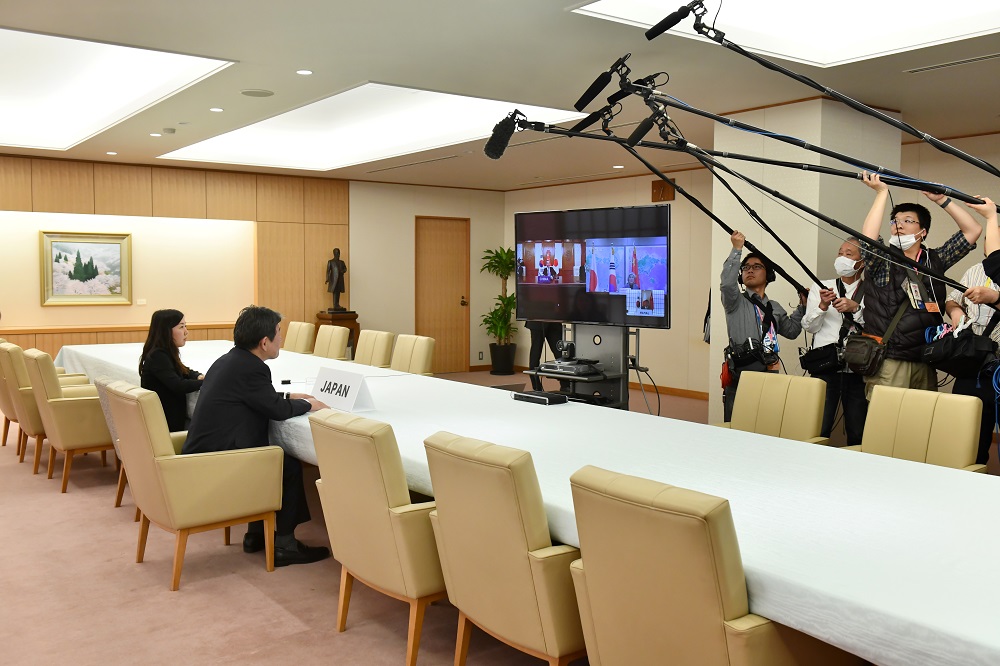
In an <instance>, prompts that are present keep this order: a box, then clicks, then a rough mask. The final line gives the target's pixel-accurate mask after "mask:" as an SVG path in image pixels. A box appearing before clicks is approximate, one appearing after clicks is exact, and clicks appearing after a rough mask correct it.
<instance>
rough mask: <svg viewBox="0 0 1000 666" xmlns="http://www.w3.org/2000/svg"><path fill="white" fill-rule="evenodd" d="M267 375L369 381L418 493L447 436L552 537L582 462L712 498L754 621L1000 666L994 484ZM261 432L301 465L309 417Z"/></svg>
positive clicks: (190, 350) (394, 382)
mask: <svg viewBox="0 0 1000 666" xmlns="http://www.w3.org/2000/svg"><path fill="white" fill-rule="evenodd" d="M229 348H230V345H229V343H221V342H189V343H188V345H187V346H186V347H185V348H184V350H183V359H184V361H185V363H187V364H188V365H190V366H191V367H196V368H199V369H201V370H203V371H204V370H207V369H208V367H209V366H210V365H211V361H212V360H213V359H214V358H217V357H218V356H219V355H221V354H222V353H225V352H226V351H227V350H228V349H229ZM140 350H141V345H86V346H74V347H64V348H63V351H62V352H60V355H59V357H58V362H59V364H60V365H63V366H65V367H66V368H67V371H70V372H87V373H88V374H90V375H93V374H94V373H95V372H100V373H104V374H108V375H110V376H114V377H120V378H122V379H131V380H132V381H136V380H137V376H136V372H135V365H136V363H137V361H138V354H139V352H140ZM269 365H271V367H272V374H273V376H274V379H275V382H276V383H277V382H280V380H281V379H290V380H292V381H294V382H298V383H297V384H293V385H292V388H291V389H289V388H287V387H286V388H285V389H284V390H308V389H306V388H305V386H306V385H305V380H306V379H307V378H308V379H310V380H312V379H313V378H314V377H315V372H316V368H317V367H320V366H330V367H344V368H349V369H350V370H352V371H355V372H358V371H363V372H364V373H365V374H366V375H368V378H367V379H366V383H367V384H368V387H369V389H370V391H371V394H372V397H373V400H374V404H375V407H376V408H375V410H374V411H370V412H365V413H364V415H365V416H368V417H370V418H374V419H378V420H382V421H386V422H388V423H391V424H392V426H393V429H394V431H395V433H396V438H397V440H398V442H399V448H400V453H401V455H402V458H403V465H404V468H405V470H406V476H407V480H408V481H409V483H410V487H411V488H412V489H414V490H417V491H419V492H423V493H427V494H433V489H432V488H431V485H430V476H429V474H428V470H427V459H426V456H425V453H424V447H423V439H424V438H425V437H426V436H428V435H430V434H431V433H433V432H435V431H437V430H448V431H450V432H455V433H459V434H462V435H467V436H471V437H477V438H481V439H484V440H487V441H490V442H494V443H497V444H504V445H507V446H513V447H517V448H521V449H527V450H529V451H531V454H532V457H533V459H534V463H535V468H536V471H537V473H538V478H539V483H540V485H541V488H542V494H543V497H544V500H545V508H546V513H547V515H548V518H549V526H550V529H551V531H552V535H553V537H554V538H555V539H558V540H559V541H562V542H564V543H569V544H573V545H577V544H578V543H579V542H578V538H577V531H576V524H575V521H574V516H573V502H572V496H571V493H570V486H569V477H570V475H571V474H572V473H573V472H574V471H576V470H577V469H579V468H580V467H581V466H583V465H586V464H590V465H597V466H599V467H604V468H607V469H611V470H615V471H619V472H624V473H627V474H634V475H637V476H643V477H647V478H652V479H656V480H659V481H662V482H665V483H670V484H674V485H678V486H683V487H686V488H691V489H694V490H699V491H701V492H705V493H710V494H713V495H718V496H721V497H726V498H728V499H729V501H730V504H731V506H732V511H733V518H734V520H735V523H736V530H737V532H738V534H739V541H740V549H741V551H742V554H743V564H744V568H745V570H746V576H747V587H748V590H749V594H750V609H751V611H753V612H754V613H758V614H760V615H763V616H765V617H768V618H771V619H773V620H775V621H777V622H781V623H782V624H786V625H788V626H791V627H794V628H796V629H799V630H801V631H805V632H806V633H809V634H811V635H813V636H816V637H817V638H820V639H822V640H824V641H827V642H829V643H832V644H834V645H838V646H840V647H842V648H844V649H846V650H849V651H851V652H853V653H854V654H858V655H860V656H863V657H865V658H866V659H869V660H871V661H873V662H875V663H878V664H899V665H907V666H911V665H913V664H962V665H965V664H991V665H993V664H998V663H1000V631H998V628H997V626H996V625H997V620H998V619H1000V613H998V612H997V611H996V610H994V609H995V608H996V607H997V605H998V603H1000V577H998V576H996V575H994V574H993V567H994V566H995V565H997V564H998V562H997V559H998V556H1000V534H998V531H997V530H995V529H993V525H994V522H995V518H994V512H995V511H996V510H997V509H1000V480H998V479H996V478H994V477H990V476H986V475H981V474H973V473H971V472H963V471H960V470H952V469H945V468H941V467H935V466H932V465H924V464H918V463H910V462H906V461H902V460H893V459H889V458H883V457H879V456H873V455H867V454H861V453H854V452H848V451H840V450H837V449H832V448H826V447H821V446H813V445H808V444H803V443H799V442H791V441H786V440H781V439H776V438H771V437H765V436H761V435H754V434H750V433H742V432H736V431H730V430H726V429H721V428H715V427H711V426H706V425H700V424H696V423H689V422H685V421H675V420H672V419H665V418H659V417H654V416H649V415H646V414H641V413H637V412H624V411H619V410H612V409H604V408H600V407H592V406H588V405H582V404H576V403H570V404H566V405H558V406H551V407H544V406H540V405H534V404H528V403H522V402H516V401H514V400H512V399H511V397H510V393H508V392H506V391H500V390H496V389H491V388H486V387H478V386H470V385H466V384H460V383H456V382H450V381H447V380H442V379H436V378H431V377H422V376H418V375H409V374H403V373H395V372H392V371H387V370H379V369H375V368H369V367H366V366H359V365H354V364H349V363H348V364H344V363H342V362H338V361H332V360H328V359H316V358H313V357H311V356H308V355H301V354H294V353H290V352H282V353H281V356H280V357H279V358H277V359H275V360H274V361H271V362H269ZM115 368H118V370H117V371H115ZM311 383H312V382H311V381H309V386H310V387H311ZM272 435H273V437H274V441H276V443H280V444H281V445H282V446H284V447H286V449H287V450H289V451H291V452H293V453H294V455H296V456H297V457H299V458H301V459H302V460H305V461H308V462H313V463H315V452H314V450H313V447H312V441H311V436H310V433H309V424H308V420H307V418H306V417H304V416H303V417H297V418H294V419H290V420H288V421H285V422H283V423H280V424H278V423H276V424H274V426H273V430H272Z"/></svg>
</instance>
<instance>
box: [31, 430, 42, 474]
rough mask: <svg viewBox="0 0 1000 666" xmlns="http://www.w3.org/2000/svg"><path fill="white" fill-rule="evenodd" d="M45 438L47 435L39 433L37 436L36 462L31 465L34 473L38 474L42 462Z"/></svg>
mask: <svg viewBox="0 0 1000 666" xmlns="http://www.w3.org/2000/svg"><path fill="white" fill-rule="evenodd" d="M44 439H45V435H37V436H36V437H35V464H34V465H32V467H31V473H32V474H38V466H39V465H40V464H41V462H42V440H44Z"/></svg>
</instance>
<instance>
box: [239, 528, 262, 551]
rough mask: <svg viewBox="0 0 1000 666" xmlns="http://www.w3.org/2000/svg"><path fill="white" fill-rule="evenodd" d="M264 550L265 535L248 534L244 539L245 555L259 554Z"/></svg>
mask: <svg viewBox="0 0 1000 666" xmlns="http://www.w3.org/2000/svg"><path fill="white" fill-rule="evenodd" d="M262 550H264V535H263V534H252V533H250V532H247V533H246V535H245V536H244V537H243V552H244V553H259V552H260V551H262Z"/></svg>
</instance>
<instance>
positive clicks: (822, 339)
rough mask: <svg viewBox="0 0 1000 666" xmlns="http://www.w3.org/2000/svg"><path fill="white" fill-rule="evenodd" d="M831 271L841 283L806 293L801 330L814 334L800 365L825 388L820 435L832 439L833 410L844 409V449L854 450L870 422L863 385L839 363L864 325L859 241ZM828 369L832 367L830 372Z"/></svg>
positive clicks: (846, 247)
mask: <svg viewBox="0 0 1000 666" xmlns="http://www.w3.org/2000/svg"><path fill="white" fill-rule="evenodd" d="M833 267H834V270H835V271H836V272H837V275H839V276H840V277H838V278H837V279H836V280H823V284H824V285H826V288H825V289H819V288H818V287H817V286H815V285H813V287H812V288H811V289H810V290H809V300H808V302H807V303H806V314H805V316H804V317H802V328H804V329H805V330H806V331H807V332H809V333H812V334H813V345H812V349H811V350H810V351H809V352H808V353H807V354H806V355H804V356H802V357H801V358H800V359H799V362H800V363H801V365H802V367H803V369H805V370H808V371H809V374H810V375H812V376H813V377H816V378H817V379H822V380H823V381H824V382H826V405H825V407H824V408H823V428H822V431H821V432H820V434H821V435H822V436H823V437H829V436H830V432H831V431H832V430H833V422H834V419H835V417H836V416H837V407H838V405H839V404H843V405H844V431H845V433H846V434H847V444H848V445H849V446H855V445H857V444H860V443H861V436H862V434H863V433H864V429H865V418H866V417H867V416H868V401H867V400H865V380H864V377H862V376H861V375H858V374H855V373H853V372H851V371H850V370H848V369H847V368H846V367H844V364H843V362H842V361H841V360H840V359H841V356H842V352H843V349H844V339H845V338H846V337H847V336H848V335H851V334H852V333H859V332H860V330H861V324H863V323H864V319H863V313H862V310H863V303H864V282H863V281H862V280H861V271H863V270H864V262H863V261H861V250H860V249H859V241H858V239H857V238H848V239H847V240H846V241H844V243H843V245H841V246H840V251H839V252H838V253H837V258H836V260H835V261H834V264H833ZM831 364H835V367H830V365H831Z"/></svg>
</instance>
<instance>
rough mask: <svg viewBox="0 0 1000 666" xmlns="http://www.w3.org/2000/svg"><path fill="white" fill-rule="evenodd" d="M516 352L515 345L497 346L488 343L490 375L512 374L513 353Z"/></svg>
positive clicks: (493, 343)
mask: <svg viewBox="0 0 1000 666" xmlns="http://www.w3.org/2000/svg"><path fill="white" fill-rule="evenodd" d="M515 351H517V344H516V343H513V342H512V343H510V344H509V345H498V344H497V343H495V342H491V343H490V363H491V364H492V365H493V369H492V370H490V374H491V375H512V374H514V352H515Z"/></svg>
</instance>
